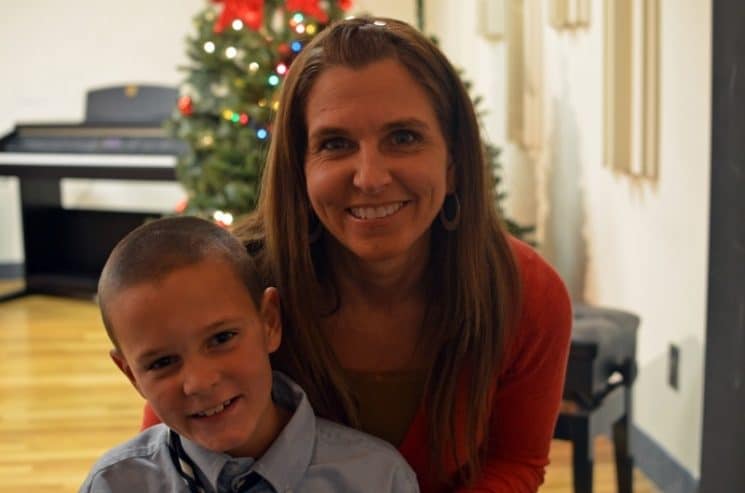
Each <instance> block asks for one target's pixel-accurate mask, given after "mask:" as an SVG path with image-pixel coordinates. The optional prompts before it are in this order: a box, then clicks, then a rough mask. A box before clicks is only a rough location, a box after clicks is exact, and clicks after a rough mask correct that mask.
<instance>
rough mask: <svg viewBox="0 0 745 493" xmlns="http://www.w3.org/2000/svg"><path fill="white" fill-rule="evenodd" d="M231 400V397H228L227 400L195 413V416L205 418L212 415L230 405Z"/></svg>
mask: <svg viewBox="0 0 745 493" xmlns="http://www.w3.org/2000/svg"><path fill="white" fill-rule="evenodd" d="M231 402H233V399H228V400H227V401H225V402H223V403H222V404H220V405H219V406H215V407H213V408H212V409H207V410H206V411H202V412H199V413H196V416H198V417H200V418H206V417H208V416H213V415H215V414H217V413H219V412H222V411H223V410H224V409H225V408H226V407H228V406H229V405H230V403H231Z"/></svg>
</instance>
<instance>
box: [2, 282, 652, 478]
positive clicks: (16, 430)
mask: <svg viewBox="0 0 745 493" xmlns="http://www.w3.org/2000/svg"><path fill="white" fill-rule="evenodd" d="M7 287H8V285H7V284H5V285H3V284H2V283H0V290H2V289H3V288H7ZM108 350H109V342H108V340H107V339H106V335H105V333H104V330H103V328H102V326H101V322H100V319H99V315H98V311H97V309H96V307H95V306H94V305H93V303H92V302H87V301H79V300H73V299H64V298H51V297H42V296H29V297H25V298H20V299H17V300H14V301H8V302H4V303H0V492H8V493H10V492H21V491H22V492H24V493H42V492H45V493H46V492H49V493H51V492H54V493H66V492H75V491H77V489H78V487H79V485H80V483H81V481H82V480H83V478H84V477H85V475H86V473H87V471H88V469H89V467H90V466H91V464H92V463H93V462H94V461H95V460H96V458H97V457H98V456H100V454H102V453H103V452H104V451H105V450H106V449H107V448H109V447H110V446H112V445H114V444H116V443H119V442H121V441H123V440H125V439H127V438H128V437H130V436H132V435H133V434H134V433H136V432H137V428H138V424H139V420H140V415H141V410H142V400H141V398H140V396H139V395H138V394H137V393H136V392H135V391H134V389H132V388H131V387H130V385H129V383H128V382H127V381H126V380H125V378H124V376H123V375H121V374H120V373H119V371H118V370H117V369H116V368H115V367H114V365H113V363H112V362H111V361H110V360H109V357H108ZM596 456H597V461H596V465H595V492H596V493H610V492H614V491H616V488H615V484H614V468H613V466H612V459H611V448H610V446H609V444H608V443H607V442H606V441H604V440H600V441H599V442H598V444H597V449H596ZM551 462H552V464H551V466H549V469H548V473H547V478H546V483H545V484H544V486H543V488H541V491H542V492H552V493H569V492H571V491H572V481H571V448H570V446H569V444H568V443H566V442H560V441H555V442H554V443H553V445H552V448H551ZM634 491H635V492H636V493H655V492H656V491H657V490H656V489H655V488H654V487H653V486H652V485H651V483H650V482H649V481H648V480H647V479H646V478H644V477H643V476H642V475H641V473H639V472H636V474H635V487H634Z"/></svg>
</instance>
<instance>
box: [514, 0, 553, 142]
mask: <svg viewBox="0 0 745 493" xmlns="http://www.w3.org/2000/svg"><path fill="white" fill-rule="evenodd" d="M506 19H507V29H506V31H507V37H506V39H507V57H506V59H507V112H506V113H507V140H509V141H510V142H514V143H516V144H518V145H519V146H521V147H522V148H524V149H527V150H540V149H541V148H542V147H543V132H544V129H543V110H544V107H543V105H544V103H543V99H544V97H543V25H542V19H543V16H542V15H541V2H536V1H533V0H509V1H508V2H507V14H506Z"/></svg>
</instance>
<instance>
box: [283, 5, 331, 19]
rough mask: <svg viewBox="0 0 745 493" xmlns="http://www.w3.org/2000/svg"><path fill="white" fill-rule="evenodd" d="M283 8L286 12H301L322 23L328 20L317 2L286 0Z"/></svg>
mask: <svg viewBox="0 0 745 493" xmlns="http://www.w3.org/2000/svg"><path fill="white" fill-rule="evenodd" d="M285 8H286V9H287V11H288V12H302V13H303V14H305V15H310V16H313V17H315V18H316V19H318V20H319V21H321V22H324V23H325V22H328V20H329V16H328V14H327V13H326V11H325V10H323V9H322V8H321V6H320V4H319V1H318V0H287V3H286V4H285Z"/></svg>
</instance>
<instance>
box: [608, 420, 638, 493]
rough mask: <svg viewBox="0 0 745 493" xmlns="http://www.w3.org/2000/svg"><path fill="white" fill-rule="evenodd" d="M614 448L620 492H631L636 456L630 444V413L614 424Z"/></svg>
mask: <svg viewBox="0 0 745 493" xmlns="http://www.w3.org/2000/svg"><path fill="white" fill-rule="evenodd" d="M613 448H614V450H615V456H616V481H617V482H618V493H631V487H632V477H633V474H634V458H633V457H632V456H631V450H630V448H631V447H630V446H629V420H628V415H626V416H624V417H623V418H621V419H619V420H618V421H617V422H616V423H615V424H614V425H613Z"/></svg>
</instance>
